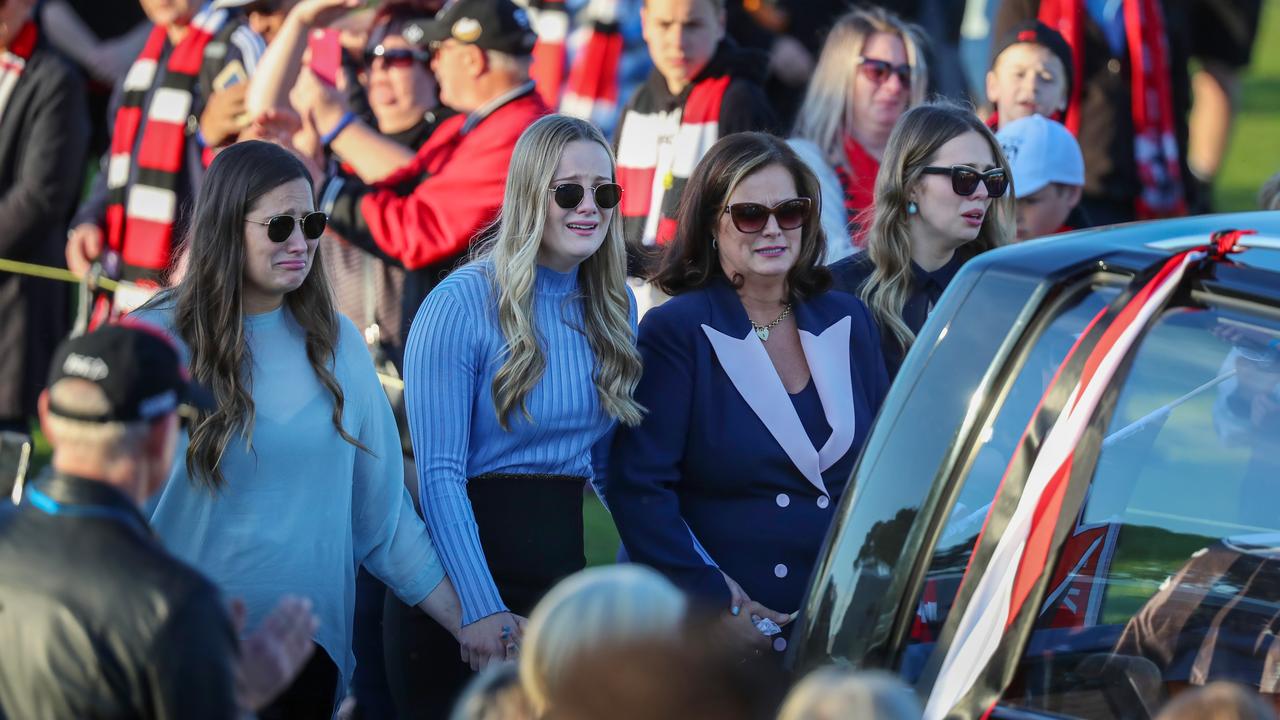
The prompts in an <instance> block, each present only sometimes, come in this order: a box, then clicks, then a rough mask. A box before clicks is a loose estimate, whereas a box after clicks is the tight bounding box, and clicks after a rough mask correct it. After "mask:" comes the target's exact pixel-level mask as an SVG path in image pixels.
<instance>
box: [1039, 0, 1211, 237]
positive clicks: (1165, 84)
mask: <svg viewBox="0 0 1280 720" xmlns="http://www.w3.org/2000/svg"><path fill="white" fill-rule="evenodd" d="M1085 13H1086V11H1085V9H1084V0H1042V1H1041V3H1040V20H1041V21H1042V22H1043V23H1044V24H1046V25H1048V26H1049V27H1051V28H1053V29H1055V30H1057V31H1058V32H1059V33H1061V34H1062V37H1063V38H1065V39H1066V41H1067V43H1068V44H1069V45H1070V46H1071V50H1072V58H1073V60H1072V64H1073V65H1074V66H1075V67H1074V77H1075V78H1076V82H1073V83H1072V84H1071V102H1070V105H1068V107H1067V122H1066V125H1067V127H1068V128H1069V129H1070V130H1071V132H1072V133H1074V134H1076V135H1078V134H1079V132H1080V88H1081V87H1082V86H1083V85H1084V82H1083V80H1084V24H1085V20H1086V15H1085ZM1124 26H1125V39H1126V41H1127V45H1128V49H1129V65H1130V68H1131V71H1130V78H1129V83H1130V93H1129V94H1130V96H1131V97H1132V107H1131V112H1132V113H1133V129H1134V141H1133V148H1134V160H1135V162H1136V164H1137V167H1138V179H1139V181H1140V182H1141V183H1142V192H1141V194H1140V195H1139V196H1138V198H1137V200H1136V201H1135V209H1136V211H1137V216H1138V218H1139V219H1144V220H1145V219H1150V218H1158V217H1173V216H1178V215H1185V214H1186V212H1187V208H1186V199H1185V195H1184V194H1183V187H1182V171H1181V169H1180V164H1179V160H1178V141H1177V135H1176V134H1175V132H1174V123H1173V91H1172V88H1171V81H1170V76H1169V47H1168V40H1167V37H1166V35H1165V29H1164V14H1163V13H1162V12H1161V11H1160V4H1159V2H1158V1H1157V0H1124Z"/></svg>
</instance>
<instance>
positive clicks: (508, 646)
mask: <svg viewBox="0 0 1280 720" xmlns="http://www.w3.org/2000/svg"><path fill="white" fill-rule="evenodd" d="M527 622H528V621H527V620H525V618H523V617H521V616H519V615H516V614H514V613H510V612H500V613H494V614H492V615H490V616H488V617H484V618H481V619H479V620H477V621H475V622H473V623H471V624H470V625H465V626H463V627H462V629H461V630H459V631H458V646H459V650H460V652H461V656H462V662H464V663H466V664H468V665H470V666H471V669H472V670H475V671H479V670H483V669H484V668H485V667H487V666H488V665H489V663H491V662H495V661H498V662H501V661H503V660H509V659H514V658H515V657H516V656H517V655H518V654H519V652H520V639H521V638H523V637H524V626H525V623H527Z"/></svg>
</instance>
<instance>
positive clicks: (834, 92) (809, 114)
mask: <svg viewBox="0 0 1280 720" xmlns="http://www.w3.org/2000/svg"><path fill="white" fill-rule="evenodd" d="M927 78H928V70H927V68H926V66H925V40H924V34H923V33H922V32H921V30H920V28H918V27H916V26H915V25H912V24H910V23H907V22H905V21H903V20H902V19H900V18H899V17H898V16H897V15H894V14H893V13H892V12H890V11H888V10H885V9H884V8H881V7H876V6H870V7H862V8H857V9H855V10H851V11H849V12H848V13H846V14H845V15H843V16H841V17H840V19H839V20H837V21H836V24H835V25H834V26H833V27H832V28H831V32H830V33H829V34H828V35H827V40H826V43H825V44H824V45H823V46H822V55H821V57H819V59H818V66H817V68H815V70H814V74H813V79H812V80H811V81H810V82H809V88H808V90H807V91H806V93H805V97H804V104H803V105H802V106H801V107H800V112H799V114H798V115H797V120H796V127H795V130H794V131H793V133H792V138H791V140H790V141H789V142H790V144H791V147H792V148H793V149H795V151H796V153H797V154H799V155H800V157H801V158H803V159H804V161H805V163H807V164H808V165H809V167H810V169H812V170H813V172H814V174H815V175H817V177H818V182H819V184H820V185H821V186H822V203H821V205H822V217H821V220H822V229H823V231H824V232H825V233H826V235H827V255H826V261H827V262H834V261H835V260H838V259H840V258H842V257H845V256H846V255H849V254H851V253H853V252H854V251H855V250H856V249H857V247H859V246H861V245H862V243H863V242H864V241H865V233H864V232H862V231H860V229H859V226H860V225H861V224H862V223H861V222H860V216H861V215H862V214H863V213H864V211H867V210H869V209H870V208H871V202H872V189H873V188H874V186H875V181H876V173H877V172H878V171H879V169H880V161H881V159H882V158H883V157H884V152H885V146H886V145H887V144H888V142H889V133H891V132H892V131H893V126H894V123H896V122H897V121H898V118H899V117H900V116H901V115H902V113H904V112H906V111H907V109H908V108H911V107H914V106H916V105H919V104H920V103H922V102H924V97H925V91H926V89H927V88H926V85H927Z"/></svg>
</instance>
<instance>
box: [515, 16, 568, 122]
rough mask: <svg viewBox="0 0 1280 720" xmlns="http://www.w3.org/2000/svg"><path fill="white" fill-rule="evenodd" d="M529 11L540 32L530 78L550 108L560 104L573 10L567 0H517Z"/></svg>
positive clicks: (535, 29) (534, 26)
mask: <svg viewBox="0 0 1280 720" xmlns="http://www.w3.org/2000/svg"><path fill="white" fill-rule="evenodd" d="M516 1H517V2H518V3H519V4H521V5H523V6H524V7H525V11H526V12H528V13H529V25H530V26H532V27H533V32H534V33H535V34H537V36H538V41H537V42H536V43H534V45H533V64H532V65H530V67H529V77H530V78H532V79H533V83H534V85H535V86H536V87H537V89H538V96H539V97H541V98H542V102H544V103H546V105H547V107H552V108H553V107H556V106H557V105H559V104H560V93H561V92H562V90H563V87H564V76H565V50H564V42H565V38H567V37H568V36H569V10H568V9H567V8H565V6H564V0H516Z"/></svg>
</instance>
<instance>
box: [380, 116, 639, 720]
mask: <svg viewBox="0 0 1280 720" xmlns="http://www.w3.org/2000/svg"><path fill="white" fill-rule="evenodd" d="M621 195H622V188H621V187H619V186H618V184H617V183H616V181H615V166H614V160H613V155H612V153H611V152H610V149H609V145H608V143H607V142H606V141H605V139H604V137H603V136H602V135H601V134H600V132H599V131H598V130H596V129H595V128H594V127H593V126H592V125H590V124H589V123H587V122H585V121H582V120H578V119H575V118H569V117H565V116H559V115H552V116H548V117H544V118H542V119H540V120H538V121H537V122H535V123H533V124H532V125H531V126H529V128H528V129H527V130H525V132H524V134H523V135H521V137H520V140H519V141H518V142H517V143H516V145H515V149H514V155H513V156H512V160H511V166H510V170H509V174H508V177H507V183H506V189H505V194H504V197H503V203H502V213H501V215H500V217H499V220H498V222H497V227H496V234H495V237H494V239H493V240H492V241H491V243H490V244H489V245H488V246H487V247H486V248H484V249H483V250H482V251H481V252H480V253H479V256H478V257H477V259H476V260H475V261H474V262H472V263H470V264H468V265H465V266H463V267H461V268H459V269H458V270H455V271H454V272H453V273H452V274H450V275H449V277H447V278H445V280H444V281H443V282H441V284H440V285H438V286H437V287H436V288H435V289H434V290H432V292H431V294H430V295H428V296H427V299H426V301H425V302H424V303H423V304H422V307H421V308H420V309H419V311H418V313H417V316H416V317H415V318H414V321H413V326H412V328H411V329H410V331H409V338H408V342H407V343H406V346H405V363H404V366H405V380H406V389H405V399H406V404H407V408H408V417H409V429H410V435H411V437H412V440H413V450H414V455H415V457H416V458H417V471H418V485H419V490H420V493H421V494H420V498H421V502H422V508H423V512H424V514H425V515H426V519H427V525H428V526H429V527H430V529H431V535H432V537H433V538H434V539H435V541H436V543H437V545H438V547H439V549H440V555H441V558H442V559H443V561H444V566H445V569H446V570H447V571H448V573H449V577H450V578H452V579H453V582H454V584H455V586H456V587H457V588H458V594H459V596H460V598H461V600H462V611H463V618H462V629H461V632H460V636H459V637H460V638H462V640H463V642H464V647H465V648H472V649H473V650H472V652H470V653H468V655H467V657H465V658H464V659H465V660H466V661H467V664H469V665H470V668H469V669H470V670H479V669H481V668H482V667H484V666H485V665H487V664H488V663H489V662H490V661H491V660H494V659H499V660H500V659H503V658H504V657H505V655H506V646H507V641H508V640H509V639H511V637H512V636H514V635H518V634H519V632H520V628H521V626H522V624H523V622H524V620H523V618H522V617H521V616H524V615H527V614H528V613H529V612H530V611H531V610H532V609H533V606H534V605H535V604H536V603H537V602H538V600H539V599H540V598H541V597H542V595H543V594H544V593H546V592H547V590H549V589H550V588H551V586H552V585H553V584H555V582H556V581H558V580H559V579H561V578H563V577H565V576H567V575H570V574H572V573H574V572H576V571H578V570H581V569H582V568H583V567H584V565H585V564H586V561H585V557H584V554H583V527H582V500H583V494H582V490H583V484H584V483H585V482H586V481H588V480H596V479H597V478H598V477H599V475H600V472H599V471H598V470H597V468H599V467H600V466H601V464H602V463H603V462H604V461H605V456H604V450H605V444H604V443H602V442H601V441H602V440H604V439H606V438H607V436H608V434H609V431H610V429H611V428H612V427H613V425H614V424H615V423H616V422H621V423H623V424H626V425H634V424H636V423H638V422H639V421H640V417H641V408H640V406H639V405H638V404H637V403H636V401H635V400H634V399H633V398H632V392H633V390H634V388H635V386H636V383H637V381H638V380H639V378H640V356H639V354H638V353H637V352H636V349H635V300H634V298H633V297H632V296H631V294H630V291H629V290H628V289H627V286H626V282H625V272H626V257H625V251H624V249H623V242H622V233H621V225H620V223H621V219H620V217H619V215H618V213H617V207H618V203H619V201H620V200H621ZM408 642H411V643H412V644H413V645H414V647H413V648H412V650H413V652H411V653H409V654H408V655H407V656H408V657H411V658H412V662H413V663H414V665H413V667H411V668H406V669H404V670H405V671H406V672H408V673H410V675H411V676H412V677H415V678H418V681H417V682H416V683H415V687H414V689H413V692H414V693H415V695H416V698H415V699H414V700H413V705H414V707H415V708H417V709H416V710H415V713H418V714H417V715H415V716H418V717H444V715H445V713H447V712H448V709H449V707H450V706H451V705H452V701H453V698H454V696H455V695H456V694H457V692H458V690H460V689H461V687H462V686H463V684H465V682H466V681H467V679H468V677H469V675H470V673H469V672H468V670H469V669H468V668H467V667H466V666H464V665H462V664H460V663H459V662H458V647H457V644H456V643H455V642H454V641H453V640H452V638H450V637H449V636H448V634H447V633H443V632H440V631H439V630H438V629H437V628H435V627H432V626H428V627H426V628H424V632H423V634H422V635H421V636H418V637H415V638H413V639H411V640H409V641H408Z"/></svg>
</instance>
